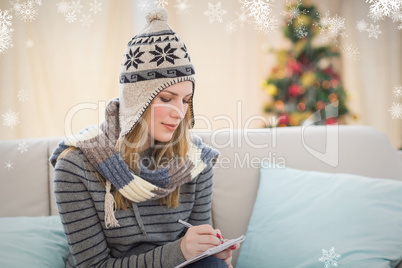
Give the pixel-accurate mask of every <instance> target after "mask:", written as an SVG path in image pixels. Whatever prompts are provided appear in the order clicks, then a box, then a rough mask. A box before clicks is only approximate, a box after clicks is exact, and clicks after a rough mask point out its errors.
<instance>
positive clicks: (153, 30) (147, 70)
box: [119, 8, 195, 137]
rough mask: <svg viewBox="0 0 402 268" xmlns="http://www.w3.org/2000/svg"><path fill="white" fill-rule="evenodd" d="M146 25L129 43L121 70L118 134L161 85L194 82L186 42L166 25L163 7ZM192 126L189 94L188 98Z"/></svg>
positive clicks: (136, 117) (131, 123) (130, 126)
mask: <svg viewBox="0 0 402 268" xmlns="http://www.w3.org/2000/svg"><path fill="white" fill-rule="evenodd" d="M146 19H147V25H146V26H145V28H144V29H143V30H142V32H141V33H139V34H138V35H136V36H134V37H133V38H132V39H131V41H130V42H129V43H128V46H127V49H126V53H125V56H124V60H123V63H122V66H121V72H120V115H119V121H120V128H121V129H120V137H122V136H124V135H126V134H127V133H129V132H130V131H131V130H132V129H133V127H134V126H135V124H136V123H137V122H138V120H139V118H140V117H141V115H142V114H143V113H144V111H145V110H146V109H147V107H148V106H149V104H150V103H151V102H152V100H153V99H154V98H155V97H156V95H158V93H159V92H161V91H162V90H163V89H165V88H167V87H169V86H171V85H174V84H176V83H179V82H182V81H191V82H193V94H194V88H195V72H194V66H193V64H192V63H191V60H190V57H189V55H188V52H187V48H186V45H185V44H184V43H183V42H182V41H181V40H180V39H179V37H178V36H177V34H176V33H175V32H174V31H173V30H172V28H171V27H170V26H169V25H168V23H167V19H168V13H167V10H166V9H165V8H157V9H155V10H154V11H151V12H150V13H148V15H147V16H146ZM189 107H190V112H191V117H192V123H191V127H193V126H194V112H193V102H192V98H191V99H190V101H189Z"/></svg>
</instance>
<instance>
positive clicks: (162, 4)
mask: <svg viewBox="0 0 402 268" xmlns="http://www.w3.org/2000/svg"><path fill="white" fill-rule="evenodd" d="M155 4H156V5H157V6H158V7H165V6H167V5H168V4H169V3H168V1H167V0H157V1H155Z"/></svg>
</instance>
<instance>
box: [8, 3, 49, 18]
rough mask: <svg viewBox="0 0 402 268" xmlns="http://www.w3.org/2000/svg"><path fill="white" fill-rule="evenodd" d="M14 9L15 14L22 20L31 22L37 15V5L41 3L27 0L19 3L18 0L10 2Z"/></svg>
mask: <svg viewBox="0 0 402 268" xmlns="http://www.w3.org/2000/svg"><path fill="white" fill-rule="evenodd" d="M10 3H11V4H12V6H13V10H14V11H15V16H16V17H17V18H20V19H21V20H23V21H24V22H27V21H29V22H32V21H34V20H35V19H36V17H37V16H38V6H41V5H42V2H41V1H33V0H28V1H27V2H23V3H20V1H19V0H17V1H16V2H14V1H11V2H10Z"/></svg>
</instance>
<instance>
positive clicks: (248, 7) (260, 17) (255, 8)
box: [239, 0, 275, 25]
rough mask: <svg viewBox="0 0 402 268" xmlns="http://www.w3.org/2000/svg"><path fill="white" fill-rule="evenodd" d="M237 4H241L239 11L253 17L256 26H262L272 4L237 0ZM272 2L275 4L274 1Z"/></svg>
mask: <svg viewBox="0 0 402 268" xmlns="http://www.w3.org/2000/svg"><path fill="white" fill-rule="evenodd" d="M239 2H240V3H241V4H242V6H241V8H240V9H241V10H242V11H244V12H245V13H246V14H247V16H248V17H253V18H254V21H255V22H256V24H257V25H260V24H263V23H264V21H266V20H267V18H268V17H269V15H270V14H271V11H272V8H271V7H272V4H271V3H270V2H269V0H239ZM272 2H275V0H273V1H272Z"/></svg>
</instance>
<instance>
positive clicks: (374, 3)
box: [366, 0, 402, 21]
mask: <svg viewBox="0 0 402 268" xmlns="http://www.w3.org/2000/svg"><path fill="white" fill-rule="evenodd" d="M367 2H368V3H370V4H371V5H370V12H369V16H370V17H371V18H372V19H373V20H375V21H376V20H381V19H383V18H384V17H389V16H390V15H391V13H392V12H395V11H399V10H400V9H401V8H402V1H400V0H366V3H367Z"/></svg>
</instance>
